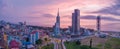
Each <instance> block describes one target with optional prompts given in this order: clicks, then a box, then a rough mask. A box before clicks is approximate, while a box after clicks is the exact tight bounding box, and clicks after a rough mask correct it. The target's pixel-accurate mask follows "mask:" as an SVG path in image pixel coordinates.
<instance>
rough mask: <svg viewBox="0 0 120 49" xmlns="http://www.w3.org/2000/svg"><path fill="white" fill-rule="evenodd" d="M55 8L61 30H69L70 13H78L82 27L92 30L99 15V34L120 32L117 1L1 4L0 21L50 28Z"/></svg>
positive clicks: (9, 0) (3, 0)
mask: <svg viewBox="0 0 120 49" xmlns="http://www.w3.org/2000/svg"><path fill="white" fill-rule="evenodd" d="M58 8H59V9H60V18H61V28H67V27H68V26H71V15H72V12H73V11H74V9H80V24H81V27H84V28H92V29H95V28H96V16H98V15H101V17H102V22H101V23H102V25H101V27H102V28H101V29H102V30H105V31H120V0H0V20H5V21H7V22H12V23H18V22H23V21H26V22H27V24H28V25H37V26H48V27H51V26H53V25H54V23H55V18H56V15H57V9H58Z"/></svg>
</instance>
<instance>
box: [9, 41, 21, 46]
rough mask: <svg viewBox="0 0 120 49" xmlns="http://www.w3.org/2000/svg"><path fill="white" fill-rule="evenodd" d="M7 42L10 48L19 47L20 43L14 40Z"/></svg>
mask: <svg viewBox="0 0 120 49" xmlns="http://www.w3.org/2000/svg"><path fill="white" fill-rule="evenodd" d="M9 44H10V47H11V48H19V46H20V43H19V42H17V41H16V40H12V41H10V43H9Z"/></svg>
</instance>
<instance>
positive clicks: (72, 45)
mask: <svg viewBox="0 0 120 49" xmlns="http://www.w3.org/2000/svg"><path fill="white" fill-rule="evenodd" d="M65 46H66V49H90V48H89V46H87V45H81V46H80V45H77V44H76V42H65ZM92 49H96V48H92Z"/></svg>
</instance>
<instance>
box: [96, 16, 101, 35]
mask: <svg viewBox="0 0 120 49" xmlns="http://www.w3.org/2000/svg"><path fill="white" fill-rule="evenodd" d="M100 21H101V18H100V16H97V33H98V34H100V24H101V23H100Z"/></svg>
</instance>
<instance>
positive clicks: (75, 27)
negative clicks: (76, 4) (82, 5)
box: [72, 9, 80, 35]
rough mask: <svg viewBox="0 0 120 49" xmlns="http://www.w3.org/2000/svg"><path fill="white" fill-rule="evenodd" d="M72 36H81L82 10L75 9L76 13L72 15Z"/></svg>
mask: <svg viewBox="0 0 120 49" xmlns="http://www.w3.org/2000/svg"><path fill="white" fill-rule="evenodd" d="M72 34H73V35H79V34H80V10H79V9H75V10H74V13H72Z"/></svg>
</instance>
